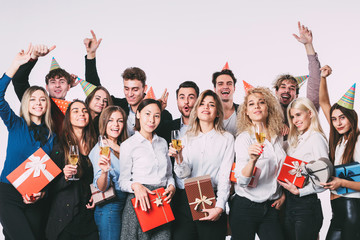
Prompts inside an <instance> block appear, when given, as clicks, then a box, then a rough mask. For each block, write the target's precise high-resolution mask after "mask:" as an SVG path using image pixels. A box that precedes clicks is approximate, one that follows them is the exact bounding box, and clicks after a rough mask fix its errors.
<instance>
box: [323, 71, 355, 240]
mask: <svg viewBox="0 0 360 240" xmlns="http://www.w3.org/2000/svg"><path fill="white" fill-rule="evenodd" d="M330 74H331V68H330V67H329V66H327V65H326V66H324V67H323V68H322V69H321V83H320V93H319V100H320V106H321V109H322V110H323V112H324V114H325V116H326V119H327V120H328V122H329V124H330V137H329V149H330V160H331V161H332V162H333V164H334V165H335V166H336V165H340V164H348V163H352V162H357V163H360V140H359V135H360V132H359V129H358V115H357V113H356V112H355V110H353V109H352V107H353V106H352V107H350V108H345V107H343V106H341V105H339V104H338V103H339V102H341V100H340V101H339V102H338V103H335V104H334V105H333V106H331V105H330V100H329V95H328V90H327V86H326V77H327V76H329V75H330ZM354 94H355V89H354ZM324 187H325V188H327V189H330V190H332V191H331V195H330V199H331V208H332V212H333V215H332V219H331V224H330V227H329V230H328V233H327V236H326V239H327V240H348V239H360V182H355V181H349V180H346V179H341V178H338V177H333V178H332V181H330V182H328V183H324ZM340 187H346V188H348V189H352V190H355V192H350V193H346V194H338V193H337V192H336V190H337V189H338V188H340Z"/></svg>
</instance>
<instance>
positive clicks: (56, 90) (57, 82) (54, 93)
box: [46, 76, 70, 99]
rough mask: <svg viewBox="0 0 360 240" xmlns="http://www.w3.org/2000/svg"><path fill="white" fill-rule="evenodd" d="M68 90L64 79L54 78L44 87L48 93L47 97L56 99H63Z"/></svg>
mask: <svg viewBox="0 0 360 240" xmlns="http://www.w3.org/2000/svg"><path fill="white" fill-rule="evenodd" d="M69 89H70V84H68V82H67V80H66V78H65V77H57V76H56V77H54V78H51V79H49V82H48V84H47V85H46V90H47V91H48V92H49V96H50V97H52V98H57V99H65V96H66V94H67V92H68V91H69Z"/></svg>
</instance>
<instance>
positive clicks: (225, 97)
mask: <svg viewBox="0 0 360 240" xmlns="http://www.w3.org/2000/svg"><path fill="white" fill-rule="evenodd" d="M212 83H213V85H214V91H215V92H216V93H217V95H218V96H219V97H220V99H221V102H222V106H223V109H224V121H223V124H224V128H225V130H226V131H228V132H230V133H231V134H232V135H234V137H235V136H236V131H237V129H236V113H237V109H238V107H239V105H238V104H235V103H234V101H233V98H234V92H235V84H236V78H235V76H234V73H233V72H232V71H231V70H230V69H228V64H227V63H226V65H225V67H224V69H223V70H221V71H220V72H215V73H214V74H213V76H212Z"/></svg>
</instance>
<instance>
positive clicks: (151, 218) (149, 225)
mask: <svg viewBox="0 0 360 240" xmlns="http://www.w3.org/2000/svg"><path fill="white" fill-rule="evenodd" d="M153 192H155V194H154V195H151V194H149V195H148V197H149V201H150V209H148V210H147V211H142V210H141V207H140V204H138V205H137V207H136V208H135V201H136V198H133V199H131V202H132V204H133V206H134V210H135V213H136V216H137V218H138V221H139V224H140V227H141V230H142V231H143V232H147V231H149V230H151V229H153V228H156V227H158V226H161V225H163V224H166V223H168V222H171V221H173V220H174V219H175V217H174V214H173V212H172V210H171V207H170V204H169V203H167V202H166V201H165V199H166V197H167V196H166V195H164V192H165V189H164V188H158V189H156V190H154V191H153Z"/></svg>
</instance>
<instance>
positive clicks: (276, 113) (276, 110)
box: [237, 87, 284, 136]
mask: <svg viewBox="0 0 360 240" xmlns="http://www.w3.org/2000/svg"><path fill="white" fill-rule="evenodd" d="M256 93H258V94H261V95H262V96H263V97H264V99H265V102H266V105H267V107H268V116H267V119H266V127H267V129H268V131H269V133H270V136H277V135H279V134H280V133H281V129H282V126H283V125H284V114H283V111H282V109H281V106H280V103H279V101H278V100H277V99H276V97H275V96H274V95H273V93H272V92H271V90H270V89H269V88H265V87H257V88H252V89H249V91H248V92H247V94H246V96H245V99H244V103H243V104H241V106H240V107H239V111H238V114H237V133H238V134H240V133H242V132H244V131H248V132H249V133H250V134H253V132H254V130H253V123H252V121H251V119H250V118H249V116H248V115H247V114H246V112H247V103H248V99H249V96H250V95H252V94H256Z"/></svg>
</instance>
